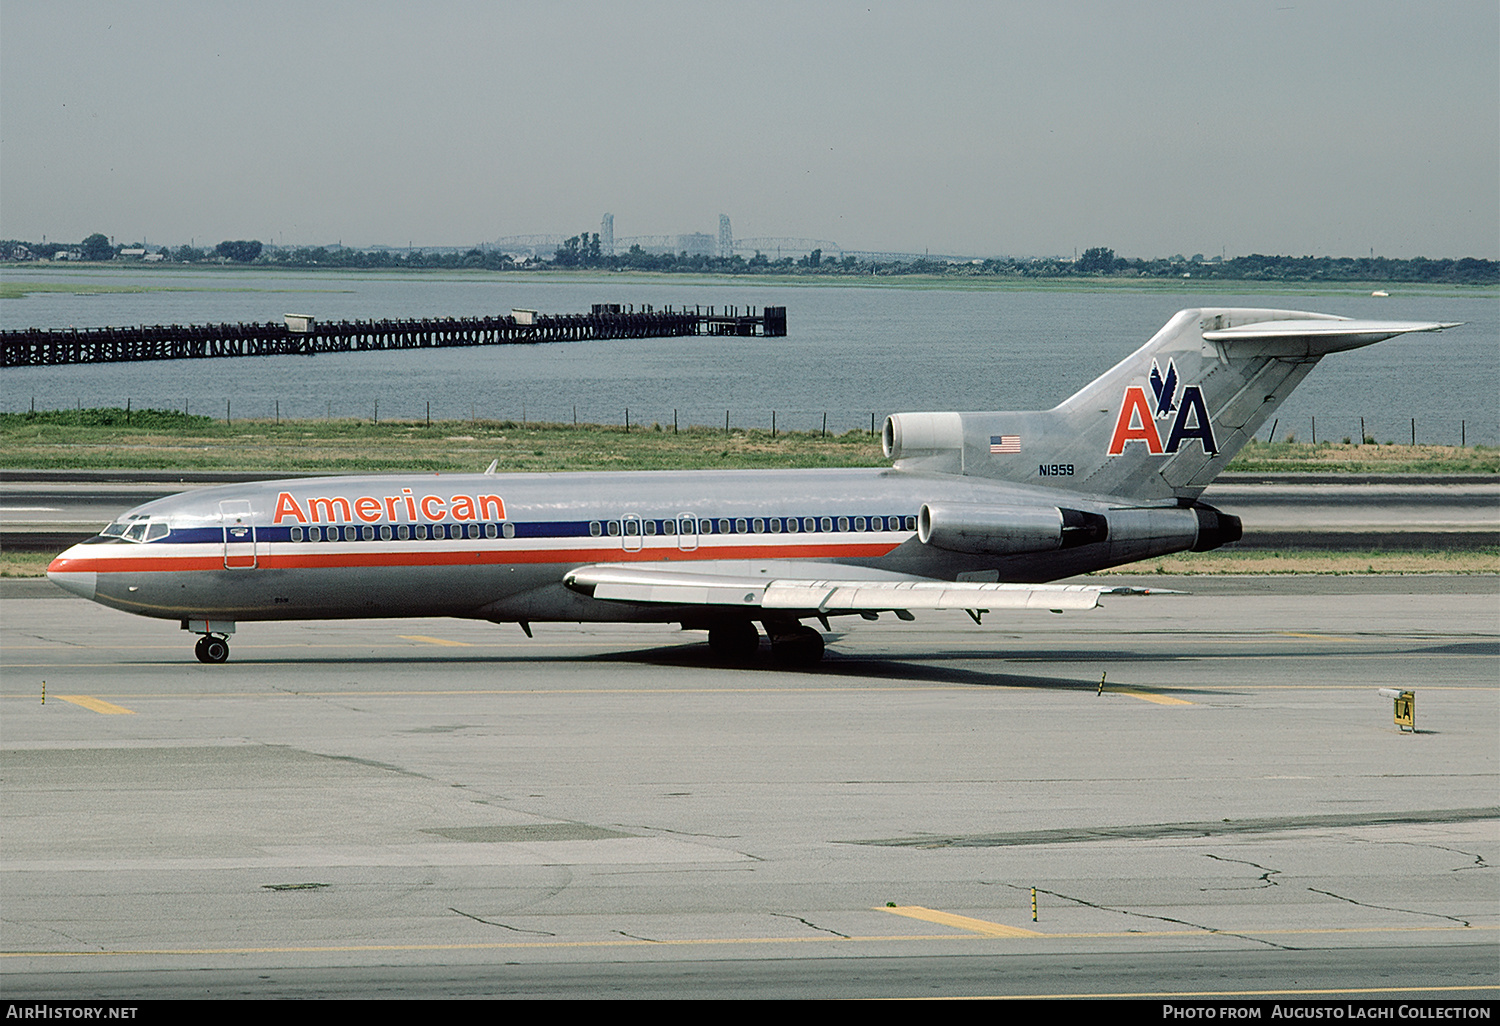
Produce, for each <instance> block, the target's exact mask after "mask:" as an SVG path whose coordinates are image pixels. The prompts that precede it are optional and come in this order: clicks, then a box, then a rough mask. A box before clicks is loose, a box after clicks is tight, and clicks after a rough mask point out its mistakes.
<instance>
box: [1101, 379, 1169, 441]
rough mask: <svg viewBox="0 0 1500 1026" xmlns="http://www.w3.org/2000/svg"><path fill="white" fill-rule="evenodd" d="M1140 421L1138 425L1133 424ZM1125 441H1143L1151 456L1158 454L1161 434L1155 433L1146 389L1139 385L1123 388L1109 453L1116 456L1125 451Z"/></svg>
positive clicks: (1154, 422)
mask: <svg viewBox="0 0 1500 1026" xmlns="http://www.w3.org/2000/svg"><path fill="white" fill-rule="evenodd" d="M1137 419H1138V420H1139V421H1140V426H1139V427H1137V426H1136V424H1135V421H1136V420H1137ZM1126 442H1145V443H1146V449H1147V450H1148V451H1149V452H1150V453H1151V455H1153V456H1160V455H1161V453H1162V448H1161V435H1159V434H1157V433H1156V421H1155V420H1154V419H1153V418H1152V416H1151V407H1150V405H1149V404H1148V403H1147V402H1146V390H1145V389H1143V388H1142V387H1141V386H1140V385H1131V386H1130V387H1129V388H1127V389H1125V398H1124V400H1123V401H1122V402H1121V403H1120V417H1119V419H1118V420H1116V421H1115V436H1114V438H1112V439H1110V442H1109V454H1110V455H1111V456H1118V455H1120V453H1122V452H1124V451H1125V443H1126Z"/></svg>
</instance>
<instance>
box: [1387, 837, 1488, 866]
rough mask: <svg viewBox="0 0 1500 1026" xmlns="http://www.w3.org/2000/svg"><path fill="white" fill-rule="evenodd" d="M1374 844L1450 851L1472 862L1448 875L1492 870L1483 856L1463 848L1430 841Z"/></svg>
mask: <svg viewBox="0 0 1500 1026" xmlns="http://www.w3.org/2000/svg"><path fill="white" fill-rule="evenodd" d="M1374 843H1376V844H1406V845H1410V846H1411V847H1413V848H1435V849H1437V850H1438V851H1451V852H1452V853H1453V854H1455V855H1464V856H1467V857H1468V858H1471V859H1473V860H1474V862H1473V864H1472V865H1468V866H1455V867H1454V868H1452V869H1450V870H1448V872H1450V873H1462V872H1463V871H1464V870H1466V869H1494V868H1495V867H1494V866H1492V865H1490V864H1489V863H1488V862H1486V861H1485V860H1484V856H1483V855H1482V854H1481V853H1479V852H1477V851H1466V850H1465V849H1463V848H1450V847H1448V845H1446V844H1434V843H1433V842H1431V841H1376V842H1374Z"/></svg>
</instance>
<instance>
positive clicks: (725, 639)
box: [708, 620, 823, 667]
mask: <svg viewBox="0 0 1500 1026" xmlns="http://www.w3.org/2000/svg"><path fill="white" fill-rule="evenodd" d="M768 633H769V634H770V636H771V658H772V660H774V661H775V663H776V665H777V666H786V667H794V666H814V665H816V664H817V663H818V661H819V660H820V659H822V658H823V635H821V634H819V633H818V632H817V631H815V630H813V629H812V628H811V627H804V626H803V625H802V624H800V623H790V624H770V625H769V629H768ZM708 648H709V651H711V652H712V653H713V654H714V656H715V657H716V658H718V659H721V660H723V661H724V662H727V663H741V664H743V663H748V662H751V661H752V660H753V659H754V658H755V656H756V653H757V652H759V651H760V631H758V630H756V628H755V624H753V623H752V622H750V621H749V620H731V621H728V622H726V623H721V624H718V625H716V626H713V627H710V628H709V630H708Z"/></svg>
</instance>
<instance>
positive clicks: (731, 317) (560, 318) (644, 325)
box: [0, 303, 786, 367]
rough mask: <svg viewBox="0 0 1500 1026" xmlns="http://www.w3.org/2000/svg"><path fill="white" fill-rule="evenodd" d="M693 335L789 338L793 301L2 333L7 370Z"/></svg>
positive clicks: (0, 355)
mask: <svg viewBox="0 0 1500 1026" xmlns="http://www.w3.org/2000/svg"><path fill="white" fill-rule="evenodd" d="M685 335H729V336H739V337H750V336H757V335H758V336H766V337H773V338H775V337H784V336H785V335H786V307H784V306H768V307H764V308H763V309H762V310H761V311H760V312H756V311H755V309H754V308H753V307H750V308H744V309H743V310H742V309H741V308H739V307H724V308H722V309H720V308H716V307H693V308H692V309H687V308H683V309H680V310H673V309H672V308H671V307H667V308H666V309H664V310H653V309H650V308H647V309H644V310H641V311H636V310H634V309H626V310H622V309H621V305H620V304H615V303H600V304H596V305H595V306H594V309H593V311H592V312H590V313H586V314H541V313H536V312H534V311H530V310H515V311H512V312H511V314H510V315H509V316H505V317H443V318H427V317H424V318H421V319H419V320H400V321H392V320H380V321H318V320H315V319H313V318H310V317H299V316H295V315H290V314H289V315H288V316H287V317H286V319H285V320H284V321H280V322H278V321H269V322H267V323H265V324H257V323H251V324H200V325H186V326H184V325H178V324H170V325H161V324H157V325H150V326H148V325H141V326H140V327H138V328H82V329H74V328H69V329H65V330H60V331H59V330H49V329H42V328H27V329H23V330H19V331H4V332H0V367H38V366H47V365H52V364H65V363H119V362H126V361H133V360H191V359H209V358H216V357H229V356H301V355H312V354H314V353H353V352H366V351H371V350H383V349H440V348H447V347H451V346H499V345H530V344H534V343H540V342H586V341H592V340H596V339H615V338H673V337H680V336H685Z"/></svg>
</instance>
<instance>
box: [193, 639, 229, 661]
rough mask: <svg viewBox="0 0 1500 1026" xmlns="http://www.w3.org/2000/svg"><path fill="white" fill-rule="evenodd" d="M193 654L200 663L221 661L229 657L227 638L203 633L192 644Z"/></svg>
mask: <svg viewBox="0 0 1500 1026" xmlns="http://www.w3.org/2000/svg"><path fill="white" fill-rule="evenodd" d="M193 654H194V655H196V656H197V657H198V661H199V662H200V663H222V662H224V661H225V660H226V659H228V658H229V639H227V638H221V637H219V636H218V635H216V634H205V635H203V637H201V638H199V639H198V644H196V645H194V646H193Z"/></svg>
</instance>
